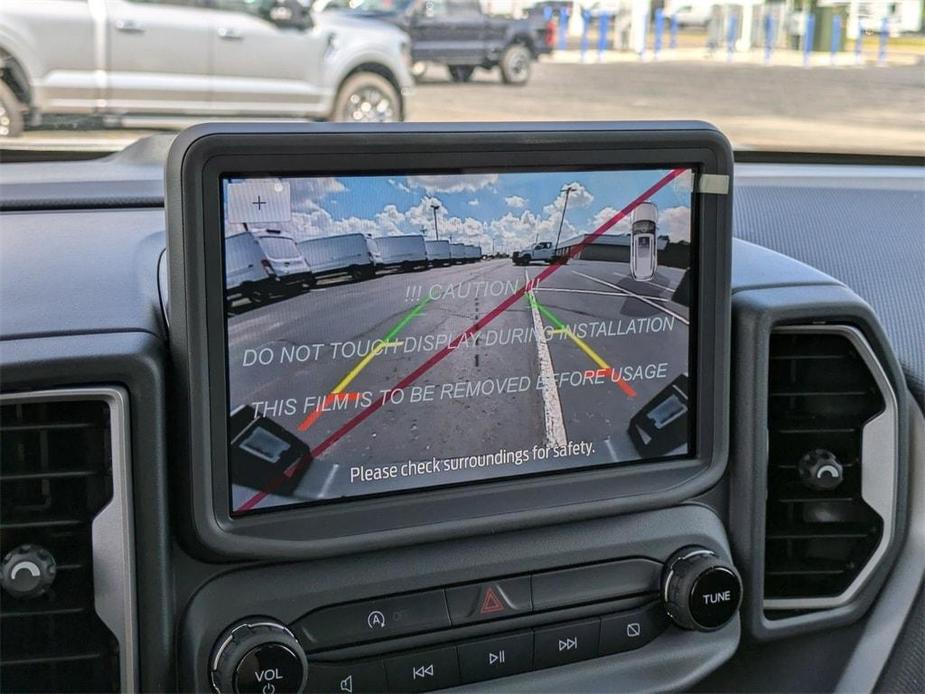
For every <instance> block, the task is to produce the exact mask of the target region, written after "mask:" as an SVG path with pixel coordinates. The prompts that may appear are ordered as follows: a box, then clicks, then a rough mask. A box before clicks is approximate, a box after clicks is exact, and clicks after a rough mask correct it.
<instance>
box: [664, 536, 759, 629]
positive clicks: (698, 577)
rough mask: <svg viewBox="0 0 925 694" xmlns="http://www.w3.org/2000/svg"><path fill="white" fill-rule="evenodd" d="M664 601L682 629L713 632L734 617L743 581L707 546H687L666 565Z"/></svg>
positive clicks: (670, 614) (670, 615) (727, 563)
mask: <svg viewBox="0 0 925 694" xmlns="http://www.w3.org/2000/svg"><path fill="white" fill-rule="evenodd" d="M662 599H663V600H664V601H665V610H666V612H667V613H668V616H669V617H671V619H672V621H674V623H675V624H677V625H678V626H679V627H681V628H682V629H694V630H697V631H714V630H716V629H719V628H720V627H722V626H723V625H725V624H726V623H727V622H728V621H729V620H730V619H732V618H733V617H734V616H735V613H736V611H737V610H738V609H739V603H740V602H741V601H742V580H741V579H740V578H739V573H738V572H737V571H736V570H735V567H733V566H732V565H731V564H730V563H729V562H727V561H725V560H723V559H721V558H720V557H719V556H717V554H716V553H715V552H714V551H713V550H710V549H707V548H706V547H697V546H691V547H685V548H684V549H681V550H678V551H677V552H675V553H674V554H673V555H672V556H671V557H670V558H669V559H668V561H667V562H666V563H665V569H664V572H663V574H662Z"/></svg>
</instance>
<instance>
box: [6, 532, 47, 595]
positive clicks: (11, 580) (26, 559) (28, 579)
mask: <svg viewBox="0 0 925 694" xmlns="http://www.w3.org/2000/svg"><path fill="white" fill-rule="evenodd" d="M56 572H57V568H56V566H55V558H54V557H53V556H51V552H49V551H48V550H47V549H45V548H44V547H39V546H38V545H20V546H19V547H17V548H16V549H14V550H12V551H10V552H8V553H7V555H6V556H5V557H3V565H2V577H0V582H2V584H3V589H4V590H5V591H6V592H7V593H9V594H10V595H11V596H13V597H14V598H20V599H24V598H35V597H38V596H39V595H42V594H43V593H44V592H45V591H47V590H48V589H49V588H50V587H51V584H52V583H54V581H55V574H56Z"/></svg>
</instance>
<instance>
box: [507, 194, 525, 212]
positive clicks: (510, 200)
mask: <svg viewBox="0 0 925 694" xmlns="http://www.w3.org/2000/svg"><path fill="white" fill-rule="evenodd" d="M504 202H506V203H507V206H508V207H514V208H516V209H520V208H523V207H526V205H527V200H526V198H522V197H520V196H519V195H509V196H508V197H506V198H504Z"/></svg>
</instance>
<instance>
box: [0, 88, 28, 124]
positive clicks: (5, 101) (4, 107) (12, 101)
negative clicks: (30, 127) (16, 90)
mask: <svg viewBox="0 0 925 694" xmlns="http://www.w3.org/2000/svg"><path fill="white" fill-rule="evenodd" d="M22 129H23V120H22V105H21V104H20V103H19V99H17V98H16V95H15V94H13V92H11V91H10V88H9V87H7V86H6V85H5V84H4V83H3V82H0V137H19V136H20V135H22Z"/></svg>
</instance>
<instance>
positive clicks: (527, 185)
mask: <svg viewBox="0 0 925 694" xmlns="http://www.w3.org/2000/svg"><path fill="white" fill-rule="evenodd" d="M666 173H667V170H646V171H555V172H530V173H504V174H498V173H473V174H454V175H415V176H341V177H336V178H334V177H326V178H320V177H316V178H288V179H286V180H288V182H289V184H290V191H291V208H292V219H291V220H290V221H289V222H285V223H282V224H280V225H279V226H280V228H281V229H282V230H283V231H286V232H289V233H291V234H293V235H294V236H295V237H296V239H297V240H300V239H304V238H315V237H318V236H328V235H333V234H347V233H356V232H360V233H364V234H367V235H372V236H383V235H394V234H420V233H424V234H425V236H426V238H428V239H433V238H435V236H434V215H433V207H432V205H433V203H434V202H436V203H438V204H439V207H438V209H437V225H438V227H439V230H440V238H441V239H451V240H452V241H454V242H462V243H471V244H478V245H481V246H482V248H483V250H484V252H488V251H489V250H490V249H491V241H490V240H493V242H494V249H495V251H506V252H510V251H514V250H519V249H521V248H523V247H525V246H527V245H530V244H532V243H533V241H534V239H535V238H537V236H538V237H539V240H540V241H544V240H547V241H554V240H555V237H556V230H557V228H558V225H559V221H560V219H561V216H562V205H563V202H564V200H565V195H564V194H563V193H562V192H561V191H562V189H563V187H564V186H566V185H570V186H571V187H572V192H571V193H570V194H569V199H568V208H567V210H566V216H565V223H564V225H563V229H562V239H563V240H566V239H568V238H570V237H572V236H575V235H576V234H583V233H590V232H592V231H594V230H595V229H596V228H597V227H598V226H599V225H600V224H601V223H603V222H605V221H607V220H608V219H610V218H611V217H613V216H614V215H615V214H617V212H618V211H619V210H620V209H621V208H623V207H624V206H626V205H627V204H628V203H630V202H631V201H632V200H633V199H635V198H636V196H638V195H639V193H640V192H642V191H644V190H646V189H647V188H648V187H650V186H651V185H653V184H654V183H655V182H656V181H658V180H659V179H660V178H661V177H663V176H664V175H665V174H666ZM691 182H692V176H691V175H690V174H685V175H683V176H681V177H679V178H678V179H676V180H675V181H673V182H672V183H671V185H668V186H666V187H665V188H663V189H662V190H660V191H659V192H658V193H656V194H655V195H654V196H653V198H652V202H654V203H655V204H656V205H657V207H658V210H659V221H658V234H659V236H667V237H669V238H670V239H671V240H672V241H675V242H677V241H689V240H690V204H691ZM275 226H276V225H275ZM229 231H230V229H229ZM628 231H629V220H628V219H626V220H623V221H621V222H620V223H619V224H617V225H616V226H615V227H614V228H612V229H611V230H610V231H609V232H608V233H610V234H625V233H627V232H628Z"/></svg>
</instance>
